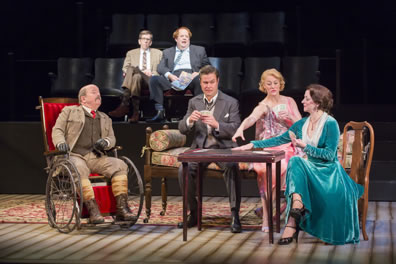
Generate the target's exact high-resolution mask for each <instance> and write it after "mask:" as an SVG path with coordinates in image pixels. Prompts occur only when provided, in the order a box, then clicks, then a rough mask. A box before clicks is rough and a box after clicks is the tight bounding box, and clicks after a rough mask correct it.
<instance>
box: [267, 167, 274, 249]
mask: <svg viewBox="0 0 396 264" xmlns="http://www.w3.org/2000/svg"><path fill="white" fill-rule="evenodd" d="M266 169H267V173H266V174H267V209H268V228H269V230H268V231H269V233H268V235H269V242H270V244H273V243H274V226H273V221H272V217H273V210H272V163H270V162H267V168H266Z"/></svg>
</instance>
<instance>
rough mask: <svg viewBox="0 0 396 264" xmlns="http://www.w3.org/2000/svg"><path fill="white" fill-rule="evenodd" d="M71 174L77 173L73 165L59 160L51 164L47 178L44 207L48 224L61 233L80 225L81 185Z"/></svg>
mask: <svg viewBox="0 0 396 264" xmlns="http://www.w3.org/2000/svg"><path fill="white" fill-rule="evenodd" d="M73 175H77V176H78V177H79V175H78V172H77V170H76V168H75V167H74V165H73V164H72V163H71V162H70V161H68V160H61V161H59V162H56V164H54V166H52V168H51V170H50V172H49V174H48V179H47V186H46V201H45V208H46V212H47V217H48V224H49V225H50V226H51V227H53V228H57V229H58V231H59V232H61V233H69V232H71V231H73V230H74V229H75V228H76V227H79V226H80V218H81V208H82V202H83V201H82V199H78V194H79V193H82V190H81V185H80V184H77V183H76V182H75V180H74V178H73Z"/></svg>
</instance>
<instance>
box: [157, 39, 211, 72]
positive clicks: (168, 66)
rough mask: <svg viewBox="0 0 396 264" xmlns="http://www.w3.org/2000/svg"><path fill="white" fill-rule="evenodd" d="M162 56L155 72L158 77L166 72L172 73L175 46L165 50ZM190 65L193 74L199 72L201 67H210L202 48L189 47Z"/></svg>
mask: <svg viewBox="0 0 396 264" xmlns="http://www.w3.org/2000/svg"><path fill="white" fill-rule="evenodd" d="M162 54H163V56H162V59H161V61H160V63H159V64H158V68H157V71H158V73H159V74H160V75H164V74H165V73H167V72H172V70H173V67H174V60H175V54H176V46H175V47H171V48H168V49H165V50H164V51H163V53H162ZM190 63H191V68H192V70H193V71H194V72H199V70H200V69H201V68H202V67H203V66H205V65H210V62H209V59H208V57H207V56H206V51H205V48H204V47H201V46H195V45H190Z"/></svg>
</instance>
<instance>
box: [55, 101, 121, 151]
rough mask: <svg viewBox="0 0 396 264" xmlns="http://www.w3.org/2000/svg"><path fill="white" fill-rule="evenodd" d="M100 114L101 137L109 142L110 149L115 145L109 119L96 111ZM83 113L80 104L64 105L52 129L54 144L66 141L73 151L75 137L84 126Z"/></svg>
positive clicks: (76, 137)
mask: <svg viewBox="0 0 396 264" xmlns="http://www.w3.org/2000/svg"><path fill="white" fill-rule="evenodd" d="M97 114H98V115H99V116H100V128H101V137H102V138H103V139H107V140H108V141H109V142H110V146H108V147H107V149H110V148H112V147H114V146H115V143H116V139H115V136H114V131H113V126H112V121H111V119H110V118H109V117H108V116H107V115H106V114H105V113H103V112H100V111H97ZM84 122H85V115H84V109H83V107H82V106H77V105H73V106H66V107H65V108H63V110H62V112H61V113H60V114H59V116H58V119H57V120H56V123H55V126H54V127H53V129H52V141H53V143H54V145H55V146H57V145H58V144H60V143H63V142H66V143H67V144H68V145H69V147H70V150H71V151H72V152H73V147H74V146H75V144H76V142H77V139H78V138H79V136H80V134H81V131H82V129H83V127H84Z"/></svg>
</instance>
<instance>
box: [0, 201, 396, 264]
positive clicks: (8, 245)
mask: <svg viewBox="0 0 396 264" xmlns="http://www.w3.org/2000/svg"><path fill="white" fill-rule="evenodd" d="M36 198H37V195H27V194H26V195H4V194H3V195H0V205H1V204H2V203H7V201H10V200H15V199H36ZM159 199H160V197H153V200H159ZM169 200H171V201H177V200H179V201H180V200H181V197H169ZM205 201H211V202H213V201H220V202H227V201H228V198H225V197H205V198H204V202H205ZM242 202H253V203H259V199H258V198H247V197H245V198H243V199H242ZM393 215H396V203H391V202H370V203H369V214H368V217H367V220H368V221H367V232H368V235H369V240H368V241H364V240H361V242H360V244H358V245H344V246H333V245H325V244H323V243H322V242H321V241H319V240H317V239H315V238H314V237H312V236H310V235H308V234H306V233H304V232H302V233H301V234H300V238H299V243H298V245H297V244H295V243H293V244H291V245H288V246H278V245H276V244H273V245H270V244H268V235H267V234H265V233H262V232H261V231H260V230H244V231H243V232H242V233H241V234H232V233H230V232H229V228H228V227H205V226H204V228H203V230H202V231H197V230H196V229H195V228H193V229H190V230H189V232H188V241H187V242H183V241H182V230H181V229H178V228H176V227H174V226H155V225H134V226H132V227H130V228H129V229H125V228H120V227H119V226H116V225H104V226H101V227H98V226H97V227H88V226H85V227H84V228H83V229H81V230H76V231H74V232H72V233H70V234H61V233H59V232H57V231H56V230H54V229H52V228H50V227H49V226H48V225H46V224H9V223H3V224H0V262H1V263H167V262H172V263H356V264H357V263H359V264H361V263H362V264H371V263H381V264H382V263H383V264H388V263H394V262H395V260H396V256H395V252H396V251H395V250H394V249H395V242H396V221H395V220H394V218H393ZM279 238H280V234H277V233H275V240H278V239H279ZM361 239H363V238H362V237H361Z"/></svg>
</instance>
